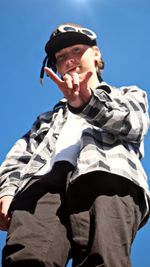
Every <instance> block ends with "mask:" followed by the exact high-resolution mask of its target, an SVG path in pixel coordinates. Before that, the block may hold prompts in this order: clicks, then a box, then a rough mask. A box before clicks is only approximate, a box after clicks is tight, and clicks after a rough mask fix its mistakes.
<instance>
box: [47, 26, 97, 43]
mask: <svg viewBox="0 0 150 267" xmlns="http://www.w3.org/2000/svg"><path fill="white" fill-rule="evenodd" d="M64 32H79V33H82V34H85V35H87V36H88V37H89V38H90V39H91V40H95V39H96V37H97V36H96V34H95V33H94V32H93V31H91V30H89V29H87V28H78V27H75V26H70V25H67V24H65V25H61V26H59V27H58V28H57V30H56V31H55V32H53V34H52V35H53V37H54V36H56V35H57V34H58V33H64Z"/></svg>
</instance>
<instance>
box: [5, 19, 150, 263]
mask: <svg viewBox="0 0 150 267" xmlns="http://www.w3.org/2000/svg"><path fill="white" fill-rule="evenodd" d="M45 51H46V54H47V55H46V57H45V59H44V62H43V67H42V70H41V78H43V75H44V71H45V72H46V74H47V75H48V76H49V77H50V78H51V79H52V80H53V81H54V82H55V83H56V84H57V85H58V88H59V89H60V90H61V91H62V92H63V94H64V96H65V99H63V100H61V101H60V102H59V103H58V104H56V105H55V107H54V109H53V111H49V112H47V113H44V114H41V115H40V116H39V117H38V119H37V121H36V122H35V123H34V124H33V127H32V129H31V130H30V131H29V132H28V133H27V134H26V135H25V136H24V137H23V138H21V139H20V140H19V141H18V142H17V143H16V144H15V146H14V147H13V148H12V150H11V151H10V152H9V154H8V156H7V157H6V159H5V161H4V162H3V164H2V167H1V195H0V196H1V199H0V204H1V211H0V217H1V225H0V227H1V229H2V230H8V238H7V242H6V246H5V247H4V249H3V260H2V261H3V263H2V264H3V267H6V266H13V267H15V266H26V265H30V266H61V267H62V266H66V264H67V262H68V259H69V258H70V257H72V258H73V266H85V267H96V266H107V267H121V266H122V267H123V266H128V267H129V266H131V263H130V250H131V245H132V242H133V240H134V237H135V235H136V232H137V230H138V229H139V228H140V227H141V226H143V225H144V224H145V223H146V221H147V219H148V215H149V190H148V184H147V177H146V174H145V172H144V170H143V168H142V165H141V163H140V159H141V157H142V156H143V154H142V153H143V150H142V144H143V139H144V136H145V134H146V133H147V130H148V124H149V118H148V110H147V109H148V105H147V97H146V93H145V92H144V91H143V90H141V89H139V88H137V87H136V86H130V87H122V88H121V89H120V90H119V89H117V88H114V87H112V86H110V85H108V84H107V83H105V82H104V81H103V80H102V77H101V72H102V70H103V68H104V63H103V60H102V57H101V53H100V50H99V48H98V47H97V43H96V34H95V33H94V32H93V31H91V30H89V29H87V28H83V27H81V26H80V25H76V24H70V23H69V24H62V25H60V26H59V27H58V28H57V29H56V30H55V31H54V32H53V33H52V35H51V37H50V39H49V41H48V42H47V44H46V46H45ZM46 65H47V66H46ZM45 66H46V67H45ZM56 71H57V72H58V74H59V76H57V74H56V73H55V72H56Z"/></svg>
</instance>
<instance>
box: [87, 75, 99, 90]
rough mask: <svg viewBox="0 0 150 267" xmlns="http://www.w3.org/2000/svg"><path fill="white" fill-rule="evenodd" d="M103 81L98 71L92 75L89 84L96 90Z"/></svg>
mask: <svg viewBox="0 0 150 267" xmlns="http://www.w3.org/2000/svg"><path fill="white" fill-rule="evenodd" d="M101 82H102V79H101V77H100V76H98V74H97V73H96V74H95V75H92V76H91V78H90V80H89V82H88V85H89V87H90V88H91V89H92V90H94V89H95V88H97V87H98V86H99V85H100V84H101Z"/></svg>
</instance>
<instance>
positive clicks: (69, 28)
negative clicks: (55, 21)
mask: <svg viewBox="0 0 150 267" xmlns="http://www.w3.org/2000/svg"><path fill="white" fill-rule="evenodd" d="M64 31H65V32H75V31H76V29H75V28H73V27H69V26H66V27H64Z"/></svg>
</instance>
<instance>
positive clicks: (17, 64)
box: [0, 0, 150, 267]
mask: <svg viewBox="0 0 150 267" xmlns="http://www.w3.org/2000/svg"><path fill="white" fill-rule="evenodd" d="M64 22H75V23H79V24H83V25H84V26H85V27H89V28H91V29H93V31H95V32H96V33H97V35H98V45H99V47H100V49H101V53H102V55H103V59H104V61H105V70H104V74H103V78H104V80H105V81H106V82H108V83H110V84H112V85H115V86H122V85H133V84H136V85H138V86H139V87H140V88H143V89H144V90H146V91H147V94H148V98H149V99H150V91H149V88H150V74H149V70H150V52H149V50H150V27H149V25H150V1H149V0H126V1H123V0H122V1H121V0H62V1H60V0H21V1H20V0H13V1H12V0H0V25H1V27H0V37H1V38H0V39H1V41H0V71H1V75H0V85H1V90H0V118H1V129H0V136H1V138H0V162H2V160H3V159H4V157H5V155H6V153H7V152H8V151H9V149H10V148H11V146H12V145H13V144H14V142H15V141H16V140H17V139H18V138H20V136H22V135H23V134H24V133H25V132H26V131H27V130H28V129H29V128H30V127H31V125H32V123H33V121H34V120H35V118H36V117H37V115H38V114H39V113H41V112H44V111H47V110H49V109H51V108H52V106H53V105H54V104H55V103H56V101H57V100H59V98H60V97H62V95H61V93H60V92H59V90H58V89H57V88H56V86H55V85H54V84H53V83H52V82H51V81H50V80H49V79H48V78H45V81H44V85H43V86H41V85H40V83H39V73H40V68H41V64H42V60H43V58H44V56H45V54H44V45H45V42H46V41H47V40H48V38H49V35H50V33H51V31H52V30H53V29H54V28H55V27H56V26H57V25H59V24H60V23H64ZM149 146H150V133H148V135H147V137H146V139H145V158H144V160H143V166H144V168H145V170H146V172H147V174H148V176H150V167H149V161H148V158H149ZM5 235H6V234H5V233H3V232H1V233H0V252H1V249H2V247H3V246H4V240H5ZM149 242H150V223H148V224H147V225H146V226H145V227H144V228H142V229H141V230H140V231H139V233H138V235H137V237H136V240H135V242H134V245H133V250H132V263H133V267H149V266H150V257H149V246H147V244H148V243H149ZM69 265H70V264H69Z"/></svg>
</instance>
